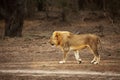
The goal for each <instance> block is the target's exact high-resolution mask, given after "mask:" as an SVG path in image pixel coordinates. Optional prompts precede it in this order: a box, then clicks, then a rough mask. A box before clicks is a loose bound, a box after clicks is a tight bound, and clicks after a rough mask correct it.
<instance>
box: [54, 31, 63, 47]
mask: <svg viewBox="0 0 120 80" xmlns="http://www.w3.org/2000/svg"><path fill="white" fill-rule="evenodd" d="M55 37H56V39H57V43H58V45H61V43H62V39H63V37H62V34H60V33H56V35H55Z"/></svg>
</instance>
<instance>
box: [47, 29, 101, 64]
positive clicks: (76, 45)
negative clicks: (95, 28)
mask: <svg viewBox="0 0 120 80" xmlns="http://www.w3.org/2000/svg"><path fill="white" fill-rule="evenodd" d="M99 42H100V38H99V36H97V35H94V34H79V35H77V34H73V33H71V32H69V31H54V32H53V34H52V36H51V37H50V41H49V43H50V44H51V45H52V46H53V45H55V46H59V47H60V48H61V50H62V51H63V52H64V55H63V60H62V61H59V63H65V62H66V57H67V54H68V52H69V51H71V50H72V51H74V55H75V58H76V60H77V62H78V63H79V64H80V63H81V62H82V59H81V58H80V57H79V50H82V49H84V48H87V47H88V48H89V49H90V50H91V52H92V53H93V55H94V58H93V60H92V61H91V63H92V64H99V62H100V55H99V53H98V50H97V47H98V43H99Z"/></svg>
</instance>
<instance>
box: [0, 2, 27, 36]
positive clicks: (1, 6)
mask: <svg viewBox="0 0 120 80" xmlns="http://www.w3.org/2000/svg"><path fill="white" fill-rule="evenodd" d="M24 6H25V0H0V14H1V15H2V17H3V18H4V19H5V31H4V32H5V33H4V36H9V37H20V36H22V28H23V20H24Z"/></svg>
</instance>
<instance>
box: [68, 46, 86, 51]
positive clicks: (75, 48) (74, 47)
mask: <svg viewBox="0 0 120 80" xmlns="http://www.w3.org/2000/svg"><path fill="white" fill-rule="evenodd" d="M86 47H87V45H80V46H71V47H70V50H81V49H84V48H86Z"/></svg>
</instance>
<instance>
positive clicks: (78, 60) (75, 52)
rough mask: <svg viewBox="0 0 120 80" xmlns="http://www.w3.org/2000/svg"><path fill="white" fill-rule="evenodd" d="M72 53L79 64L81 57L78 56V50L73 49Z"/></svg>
mask: <svg viewBox="0 0 120 80" xmlns="http://www.w3.org/2000/svg"><path fill="white" fill-rule="evenodd" d="M74 54H75V58H76V60H77V62H78V63H79V64H80V63H81V62H82V59H81V58H80V56H79V51H78V50H76V51H74Z"/></svg>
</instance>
